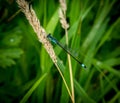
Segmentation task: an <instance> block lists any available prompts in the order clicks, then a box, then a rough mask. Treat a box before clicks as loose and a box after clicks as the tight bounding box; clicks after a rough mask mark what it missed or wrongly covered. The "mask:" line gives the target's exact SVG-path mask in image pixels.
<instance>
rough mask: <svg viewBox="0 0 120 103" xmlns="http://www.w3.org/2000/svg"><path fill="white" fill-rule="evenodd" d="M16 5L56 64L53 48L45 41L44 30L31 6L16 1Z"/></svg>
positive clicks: (22, 1) (21, 1) (23, 1)
mask: <svg viewBox="0 0 120 103" xmlns="http://www.w3.org/2000/svg"><path fill="white" fill-rule="evenodd" d="M17 3H18V5H19V7H20V8H21V10H22V12H23V13H24V14H25V16H26V18H27V19H28V21H29V23H30V25H31V26H32V27H33V29H34V31H35V32H36V34H37V36H38V39H39V41H40V42H41V43H42V44H43V45H44V47H45V49H46V50H47V52H48V54H49V55H50V57H51V59H52V60H53V62H54V63H57V59H56V55H55V52H54V50H53V47H52V45H51V44H50V42H49V41H48V39H47V35H46V32H45V30H44V29H43V28H42V27H41V26H40V22H39V20H38V18H37V16H36V14H35V12H34V10H33V8H32V6H30V7H29V4H28V2H26V1H25V0H17Z"/></svg>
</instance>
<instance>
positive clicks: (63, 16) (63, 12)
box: [59, 0, 69, 30]
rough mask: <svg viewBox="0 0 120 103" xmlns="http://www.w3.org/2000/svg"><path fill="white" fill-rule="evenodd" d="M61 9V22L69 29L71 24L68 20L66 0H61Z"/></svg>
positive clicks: (64, 27)
mask: <svg viewBox="0 0 120 103" xmlns="http://www.w3.org/2000/svg"><path fill="white" fill-rule="evenodd" d="M60 6H61V8H60V10H59V17H60V23H61V24H62V27H63V29H65V30H67V29H68V28H69V24H68V23H67V21H66V10H67V6H66V1H65V0H60Z"/></svg>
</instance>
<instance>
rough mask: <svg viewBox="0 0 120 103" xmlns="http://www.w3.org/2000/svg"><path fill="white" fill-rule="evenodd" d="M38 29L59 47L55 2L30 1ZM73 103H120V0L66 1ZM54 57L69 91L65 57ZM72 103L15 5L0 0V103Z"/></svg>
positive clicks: (59, 52)
mask: <svg viewBox="0 0 120 103" xmlns="http://www.w3.org/2000/svg"><path fill="white" fill-rule="evenodd" d="M30 5H32V6H33V8H34V10H35V12H36V14H37V17H38V19H39V20H40V23H41V25H42V26H43V27H44V28H45V30H46V31H47V33H51V34H52V35H53V36H54V37H55V38H57V40H59V41H60V42H61V43H62V44H65V43H66V42H65V32H64V30H63V29H62V27H61V24H60V21H59V15H58V8H59V2H58V0H49V1H48V0H33V1H32V2H31V3H30ZM67 21H68V23H69V24H70V27H69V30H68V37H69V48H71V50H72V53H73V54H74V55H76V57H77V58H79V60H80V61H82V62H83V63H85V64H86V66H87V69H83V68H81V66H80V65H79V64H78V63H77V62H76V61H75V60H73V59H72V58H71V60H72V70H73V76H74V89H75V101H76V103H120V91H119V90H120V1H119V0H67ZM53 46H54V50H55V53H56V55H57V57H58V59H59V62H60V69H61V70H62V71H63V74H64V77H65V80H66V81H67V83H68V85H69V88H70V78H69V70H68V60H67V56H66V53H65V52H64V51H63V50H62V49H61V48H59V47H58V46H56V45H53ZM18 102H21V103H24V102H26V103H71V99H70V97H69V94H68V92H67V90H66V88H65V85H64V83H63V80H62V79H61V76H60V74H59V72H58V71H57V69H56V67H55V66H54V64H53V62H52V60H51V59H50V57H49V55H48V54H47V52H46V50H45V49H44V48H43V45H41V43H40V42H38V39H37V36H36V34H35V33H34V31H33V29H32V27H31V26H30V25H29V23H28V21H27V19H26V17H25V16H24V14H23V13H22V12H20V9H19V8H18V5H17V3H16V1H15V0H0V103H18Z"/></svg>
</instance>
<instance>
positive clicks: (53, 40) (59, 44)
mask: <svg viewBox="0 0 120 103" xmlns="http://www.w3.org/2000/svg"><path fill="white" fill-rule="evenodd" d="M47 38H48V39H49V40H50V41H52V42H53V43H55V44H57V45H58V46H60V47H61V48H62V49H63V50H64V51H66V52H67V53H68V54H69V55H70V56H72V57H73V58H74V59H75V60H76V61H77V62H78V63H79V64H80V65H81V67H83V68H86V66H85V64H83V63H81V62H80V61H79V60H78V59H77V58H76V57H75V56H73V54H72V53H71V52H70V51H69V50H68V49H67V48H65V47H64V46H63V45H62V44H61V43H60V42H59V41H58V40H57V39H55V38H54V37H52V36H51V35H50V34H48V35H47Z"/></svg>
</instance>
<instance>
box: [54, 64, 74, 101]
mask: <svg viewBox="0 0 120 103" xmlns="http://www.w3.org/2000/svg"><path fill="white" fill-rule="evenodd" d="M55 66H56V67H57V70H58V72H59V73H60V75H61V77H62V80H63V82H64V84H65V87H66V89H67V91H68V94H69V96H70V98H71V100H72V95H71V92H70V89H69V87H68V85H67V82H66V80H65V78H64V76H63V74H62V72H61V70H60V68H59V66H58V65H57V63H55Z"/></svg>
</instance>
